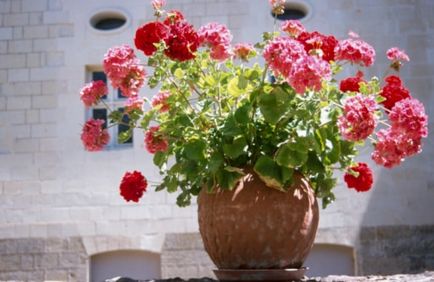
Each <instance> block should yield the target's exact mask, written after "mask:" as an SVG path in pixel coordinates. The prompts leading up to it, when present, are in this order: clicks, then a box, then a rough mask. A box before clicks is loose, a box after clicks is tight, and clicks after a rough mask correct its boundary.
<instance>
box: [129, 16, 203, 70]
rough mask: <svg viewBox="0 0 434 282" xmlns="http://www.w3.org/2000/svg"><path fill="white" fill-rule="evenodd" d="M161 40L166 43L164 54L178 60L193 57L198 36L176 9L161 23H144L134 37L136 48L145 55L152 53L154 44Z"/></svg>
mask: <svg viewBox="0 0 434 282" xmlns="http://www.w3.org/2000/svg"><path fill="white" fill-rule="evenodd" d="M162 41H164V42H165V44H166V50H165V51H164V53H165V54H166V56H168V57H169V58H171V59H172V60H177V61H180V62H183V61H187V60H191V59H193V58H194V52H196V50H197V48H198V47H199V36H198V35H197V33H196V31H195V30H194V28H193V26H192V25H190V24H189V23H187V22H186V21H185V20H184V16H183V15H182V14H181V13H180V12H178V11H172V12H169V13H168V16H167V18H166V20H165V21H164V22H163V23H160V22H150V23H147V24H144V25H143V26H141V27H140V28H139V29H137V31H136V37H135V38H134V43H135V45H136V47H137V49H139V50H142V51H143V53H145V55H146V56H151V55H153V54H154V53H155V51H156V50H157V49H156V47H155V45H154V44H156V43H159V42H162Z"/></svg>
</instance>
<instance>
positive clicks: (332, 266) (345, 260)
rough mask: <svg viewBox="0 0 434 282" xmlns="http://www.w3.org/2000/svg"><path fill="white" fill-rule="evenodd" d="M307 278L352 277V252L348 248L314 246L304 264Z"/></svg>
mask: <svg viewBox="0 0 434 282" xmlns="http://www.w3.org/2000/svg"><path fill="white" fill-rule="evenodd" d="M304 265H306V266H307V267H309V270H308V271H307V275H308V276H309V277H320V276H321V277H324V276H327V275H333V274H336V273H339V275H354V274H355V271H354V250H353V248H351V247H348V246H341V245H332V244H315V245H314V246H313V248H312V250H311V252H310V254H309V257H308V258H307V260H306V262H305V263H304Z"/></svg>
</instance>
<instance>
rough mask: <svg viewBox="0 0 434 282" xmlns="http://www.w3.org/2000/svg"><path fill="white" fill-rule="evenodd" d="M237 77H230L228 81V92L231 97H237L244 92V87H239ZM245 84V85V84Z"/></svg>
mask: <svg viewBox="0 0 434 282" xmlns="http://www.w3.org/2000/svg"><path fill="white" fill-rule="evenodd" d="M239 84H240V83H239V79H238V77H237V76H236V77H234V78H232V79H231V80H230V81H229V83H228V93H229V95H231V96H233V97H238V96H240V95H241V94H243V93H244V92H245V90H244V88H239ZM246 86H247V85H246Z"/></svg>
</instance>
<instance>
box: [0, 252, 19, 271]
mask: <svg viewBox="0 0 434 282" xmlns="http://www.w3.org/2000/svg"><path fill="white" fill-rule="evenodd" d="M19 269H20V256H18V255H0V271H14V270H19Z"/></svg>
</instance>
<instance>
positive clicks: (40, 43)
mask: <svg viewBox="0 0 434 282" xmlns="http://www.w3.org/2000/svg"><path fill="white" fill-rule="evenodd" d="M57 44H58V41H57V40H56V39H51V38H50V39H35V40H33V51H34V52H45V51H58V50H59V48H58V45H57Z"/></svg>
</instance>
